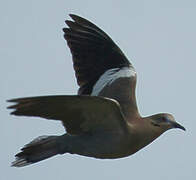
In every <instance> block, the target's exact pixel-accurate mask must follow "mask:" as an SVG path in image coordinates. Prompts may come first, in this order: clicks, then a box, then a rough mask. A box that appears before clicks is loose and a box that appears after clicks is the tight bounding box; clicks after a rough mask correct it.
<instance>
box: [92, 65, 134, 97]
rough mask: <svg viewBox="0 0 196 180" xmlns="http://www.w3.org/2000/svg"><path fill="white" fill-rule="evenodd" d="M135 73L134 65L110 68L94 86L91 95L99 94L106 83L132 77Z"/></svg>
mask: <svg viewBox="0 0 196 180" xmlns="http://www.w3.org/2000/svg"><path fill="white" fill-rule="evenodd" d="M135 75H136V72H135V69H134V68H133V67H123V68H114V69H109V70H107V71H106V72H105V73H104V74H103V75H102V76H101V77H100V78H99V80H98V81H97V82H96V84H95V85H94V87H93V90H92V93H91V95H92V96H97V95H98V94H99V93H100V92H101V90H102V89H103V88H104V87H105V86H106V85H110V84H112V83H113V82H114V81H115V80H117V79H118V78H122V77H131V76H135Z"/></svg>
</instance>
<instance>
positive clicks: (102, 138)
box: [9, 15, 185, 167]
mask: <svg viewBox="0 0 196 180" xmlns="http://www.w3.org/2000/svg"><path fill="white" fill-rule="evenodd" d="M70 16H71V17H72V19H73V20H74V21H66V24H67V25H68V26H69V28H64V29H63V31H64V33H65V34H64V38H65V39H66V41H67V44H68V46H69V48H70V50H71V53H72V57H73V58H72V59H73V66H74V70H75V75H76V78H77V83H78V85H79V86H80V88H79V90H78V95H75V96H42V97H29V98H19V99H13V100H10V102H14V103H16V104H15V105H12V106H10V107H9V108H11V109H15V111H13V112H12V114H14V115H19V116H21V115H24V116H38V117H43V118H46V119H53V120H60V121H62V123H63V125H64V127H65V129H66V132H67V133H65V134H64V135H62V136H41V137H38V138H36V139H35V140H33V141H32V142H30V143H29V144H27V145H26V146H24V148H22V149H21V150H22V151H21V152H20V153H18V154H16V161H14V162H13V164H12V165H13V166H16V167H20V166H25V165H28V164H32V163H35V162H38V161H41V160H43V159H46V158H49V157H51V156H54V155H56V154H64V153H71V154H79V155H83V156H88V157H95V158H101V159H115V158H122V157H126V156H129V155H131V154H133V153H135V152H137V151H138V150H140V149H141V148H143V147H145V146H146V145H148V144H149V143H151V142H152V141H153V140H154V139H156V138H157V137H159V136H160V135H161V134H162V133H163V132H165V131H166V130H168V129H171V128H180V129H183V130H185V129H184V127H182V126H181V125H180V124H178V123H177V122H175V120H174V118H173V116H172V115H170V114H167V113H161V114H156V115H152V116H149V117H141V116H140V114H139V112H138V108H137V103H136V97H135V87H136V71H135V69H134V67H133V65H132V64H131V63H130V62H129V61H128V60H127V58H126V57H125V55H124V54H123V53H122V51H121V50H120V49H119V48H118V46H117V45H116V44H115V43H114V42H113V41H112V40H111V38H110V37H109V36H108V35H107V34H106V33H105V32H103V31H102V30H101V29H99V28H98V27H97V26H95V25H94V24H92V23H91V22H89V21H88V20H86V19H84V18H81V17H79V16H76V15H70Z"/></svg>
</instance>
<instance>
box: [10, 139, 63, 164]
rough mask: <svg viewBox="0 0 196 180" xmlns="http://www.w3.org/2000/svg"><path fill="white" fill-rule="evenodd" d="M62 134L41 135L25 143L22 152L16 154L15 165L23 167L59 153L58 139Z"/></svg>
mask: <svg viewBox="0 0 196 180" xmlns="http://www.w3.org/2000/svg"><path fill="white" fill-rule="evenodd" d="M59 137H60V136H40V137H38V138H36V139H34V140H33V141H31V142H30V143H29V144H27V145H25V146H24V147H23V148H22V149H21V152H20V153H18V154H16V155H15V157H16V160H15V161H14V162H12V166H14V167H22V166H26V165H29V164H33V163H36V162H39V161H41V160H44V159H47V158H49V157H52V156H54V155H56V154H59V144H58V139H59Z"/></svg>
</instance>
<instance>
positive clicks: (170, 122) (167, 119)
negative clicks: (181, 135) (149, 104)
mask: <svg viewBox="0 0 196 180" xmlns="http://www.w3.org/2000/svg"><path fill="white" fill-rule="evenodd" d="M149 121H150V124H151V125H152V126H154V128H153V129H156V128H157V130H158V131H166V130H169V129H173V128H179V129H182V130H184V131H185V130H186V129H185V128H184V127H183V126H182V125H180V124H179V123H177V122H176V121H175V119H174V117H173V116H172V115H171V114H168V113H160V114H156V115H152V116H150V118H149Z"/></svg>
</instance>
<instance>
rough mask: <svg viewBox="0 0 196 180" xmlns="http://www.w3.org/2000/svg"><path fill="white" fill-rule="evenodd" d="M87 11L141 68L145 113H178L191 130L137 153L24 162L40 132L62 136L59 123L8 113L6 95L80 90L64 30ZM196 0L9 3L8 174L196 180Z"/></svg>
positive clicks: (4, 41)
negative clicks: (18, 162) (18, 161)
mask: <svg viewBox="0 0 196 180" xmlns="http://www.w3.org/2000/svg"><path fill="white" fill-rule="evenodd" d="M69 13H75V14H78V15H81V16H83V17H85V18H87V19H89V20H91V21H92V22H94V23H95V24H97V25H98V26H99V27H101V28H102V29H103V30H104V31H105V32H107V33H108V34H109V36H111V37H112V39H113V40H114V41H115V42H116V43H117V44H118V45H119V47H120V48H121V49H122V51H123V52H124V53H125V54H126V56H127V57H128V59H129V60H130V61H131V62H132V63H133V65H134V66H135V68H136V70H137V75H138V82H137V89H136V90H137V101H138V106H139V109H140V113H141V114H142V115H143V116H147V115H150V114H154V113H157V112H169V113H172V114H173V115H174V116H175V118H176V120H177V121H178V122H180V123H181V124H182V125H184V126H185V127H186V129H187V131H186V132H183V131H180V130H170V131H168V132H166V133H165V134H163V135H162V136H161V137H160V138H158V139H157V140H156V141H155V142H153V143H152V144H151V145H149V146H147V147H146V148H144V149H142V150H141V151H139V152H137V153H136V154H134V155H132V156H130V157H127V158H123V159H119V160H96V159H93V158H87V157H81V156H77V155H69V154H65V155H63V156H60V155H58V156H55V157H53V158H50V159H48V160H45V161H42V162H40V163H37V164H34V165H31V166H27V167H24V168H13V167H10V163H11V162H12V161H13V160H14V155H15V154H16V153H17V152H19V149H20V148H21V147H22V146H23V145H24V144H26V143H28V142H29V141H31V140H32V139H34V138H36V137H38V136H40V135H52V134H59V135H61V134H63V133H64V129H63V127H62V126H61V124H60V123H59V122H57V121H47V120H42V119H40V118H29V117H28V118H26V117H16V116H11V115H9V112H10V111H9V110H6V106H8V105H9V104H8V103H6V100H7V99H10V98H16V97H24V96H38V95H39V96H40V95H58V94H76V91H77V88H78V87H77V84H76V80H75V77H74V72H73V68H72V61H71V54H70V51H69V49H68V47H67V45H66V43H65V41H64V39H63V32H62V30H61V29H62V28H63V27H64V20H65V19H68V18H69V17H68V14H69ZM195 69H196V1H194V0H192V1H191V0H190V1H189V0H187V1H185V0H184V1H183V0H173V1H171V0H164V1H163V0H162V1H159V0H154V1H153V0H149V1H140V0H139V1H133V0H125V1H115V0H113V1H112V0H107V1H106V0H99V1H92V0H86V1H79V0H78V1H77V0H75V1H73V0H72V1H71V0H70V1H69V0H64V1H51V0H48V1H46V0H43V1H38V0H28V1H26V0H17V1H13V0H6V1H3V0H1V5H0V82H1V85H0V116H1V126H0V133H1V138H0V140H1V145H0V146H1V151H0V152H1V153H0V170H1V173H0V179H1V180H11V179H21V180H23V179H28V180H35V179H36V180H37V179H47V180H54V179H55V180H61V179H70V180H72V179H73V180H75V179H93V180H100V179H101V180H108V179H112V180H119V179H123V180H128V179H137V180H142V179H151V180H157V179H158V180H170V179H174V180H175V179H178V180H184V179H194V178H196V175H195V172H196V164H195V161H196V155H195V153H196V140H195V139H196V128H195V127H196V118H195V111H196V103H195V100H196V98H195V97H196V96H195V92H196V83H195V82H196V72H195V71H196V70H195Z"/></svg>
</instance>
